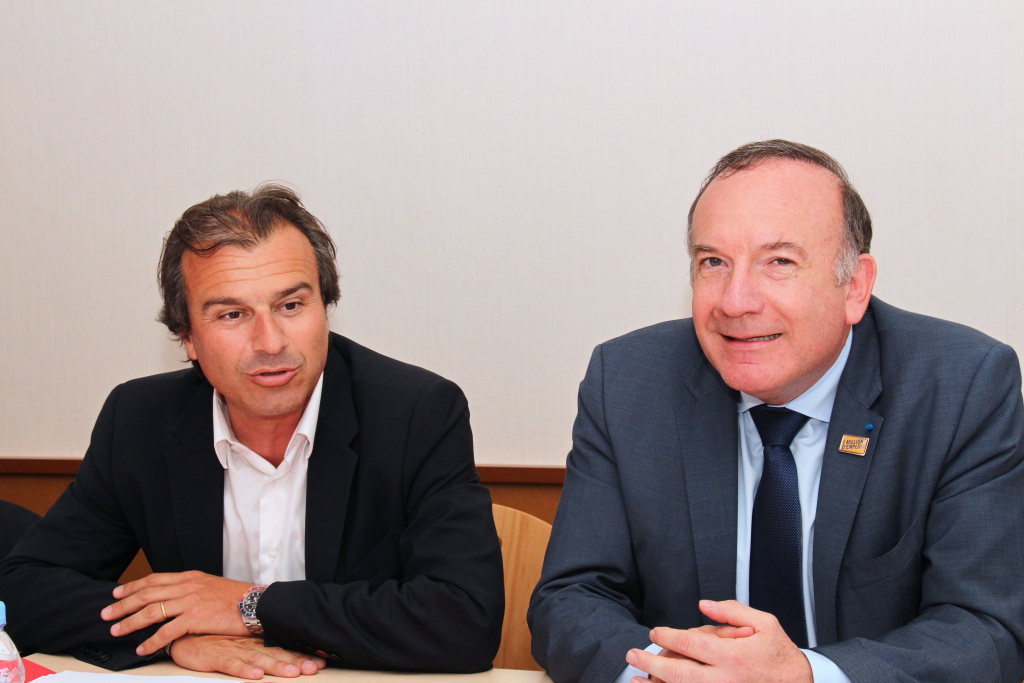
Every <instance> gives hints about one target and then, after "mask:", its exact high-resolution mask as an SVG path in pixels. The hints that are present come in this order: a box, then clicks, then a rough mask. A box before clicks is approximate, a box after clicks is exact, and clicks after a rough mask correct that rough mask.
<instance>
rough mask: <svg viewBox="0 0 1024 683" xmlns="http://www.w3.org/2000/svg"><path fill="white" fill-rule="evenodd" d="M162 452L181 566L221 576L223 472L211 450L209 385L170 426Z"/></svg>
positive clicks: (198, 393) (210, 394) (222, 559)
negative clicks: (170, 442)
mask: <svg viewBox="0 0 1024 683" xmlns="http://www.w3.org/2000/svg"><path fill="white" fill-rule="evenodd" d="M172 432H173V434H174V436H175V437H176V438H177V441H178V443H177V444H176V445H174V446H172V447H171V448H170V449H168V451H167V473H168V479H169V482H170V485H171V502H172V505H173V508H174V510H173V514H174V525H175V529H176V530H177V534H178V544H179V547H180V549H181V560H182V564H183V568H184V569H186V570H188V569H198V570H199V571H202V572H206V573H207V574H214V575H217V576H220V575H221V573H222V572H223V561H224V557H223V553H224V531H223V528H224V468H223V467H221V464H220V461H219V460H217V453H216V451H215V450H214V448H213V387H212V386H210V384H209V383H207V382H203V383H202V384H201V385H200V387H199V388H198V389H197V390H196V392H195V394H194V395H193V396H192V398H191V400H190V401H189V402H188V404H187V405H186V407H185V410H184V411H182V413H181V415H180V416H179V417H178V419H177V421H176V422H175V423H174V427H173V428H172Z"/></svg>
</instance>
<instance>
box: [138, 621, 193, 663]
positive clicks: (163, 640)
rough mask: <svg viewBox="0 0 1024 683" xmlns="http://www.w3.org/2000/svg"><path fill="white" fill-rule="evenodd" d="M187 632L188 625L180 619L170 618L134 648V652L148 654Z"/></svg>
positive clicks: (141, 654)
mask: <svg viewBox="0 0 1024 683" xmlns="http://www.w3.org/2000/svg"><path fill="white" fill-rule="evenodd" d="M187 634H188V625H187V624H186V623H185V621H184V620H182V619H172V620H170V621H168V622H167V623H166V624H164V625H163V626H161V627H160V628H158V629H157V631H156V633H154V634H153V635H151V636H150V637H149V638H147V639H146V640H144V641H142V644H141V645H139V646H138V647H137V648H135V654H137V655H139V656H145V655H150V654H153V653H154V652H156V651H157V650H159V649H160V648H162V647H163V646H164V645H166V644H167V643H173V642H174V641H176V640H177V639H178V638H181V637H182V636H184V635H187Z"/></svg>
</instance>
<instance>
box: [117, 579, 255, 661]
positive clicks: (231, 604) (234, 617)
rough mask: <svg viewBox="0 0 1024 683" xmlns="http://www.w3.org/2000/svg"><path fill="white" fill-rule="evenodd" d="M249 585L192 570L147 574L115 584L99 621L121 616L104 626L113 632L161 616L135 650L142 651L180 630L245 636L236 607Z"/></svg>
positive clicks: (158, 645)
mask: <svg viewBox="0 0 1024 683" xmlns="http://www.w3.org/2000/svg"><path fill="white" fill-rule="evenodd" d="M250 588H252V586H251V584H248V583H243V582H241V581H232V580H231V579H225V578H223V577H220V576H211V575H210V574H204V573H203V572H198V571H190V572H181V573H175V574H150V575H149V576H147V577H146V578H144V579H139V580H138V581H132V582H131V583H126V584H125V585H123V586H118V587H117V588H115V589H114V597H115V598H118V600H119V601H118V602H115V603H114V604H113V605H110V606H108V607H105V608H104V609H103V611H102V612H100V616H101V617H102V618H103V619H104V620H105V621H115V620H117V619H122V621H119V622H118V623H116V624H114V625H113V626H111V627H110V633H111V635H114V636H124V635H127V634H129V633H132V632H134V631H138V630H139V629H141V628H145V627H147V626H150V625H152V624H158V623H160V622H161V621H166V623H165V624H164V625H163V626H161V627H160V628H159V629H158V630H157V632H156V633H154V634H153V635H152V636H151V637H150V638H149V639H148V640H146V641H145V642H143V643H142V644H141V645H139V647H138V648H137V649H136V652H137V653H138V654H139V655H141V656H146V655H150V654H153V653H154V652H156V651H157V650H159V649H160V648H162V647H163V646H164V645H166V644H167V643H170V642H172V641H173V640H175V639H176V638H179V637H181V636H183V635H185V634H186V633H202V634H214V635H222V636H248V635H250V633H249V629H247V628H246V626H245V623H243V622H242V615H241V613H240V612H239V611H238V603H239V602H240V601H241V599H242V597H243V596H244V595H245V593H246V591H247V590H249V589H250ZM161 607H162V608H161ZM128 615H130V616H128ZM126 616H127V618H124V617H126Z"/></svg>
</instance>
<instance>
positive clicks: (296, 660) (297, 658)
mask: <svg viewBox="0 0 1024 683" xmlns="http://www.w3.org/2000/svg"><path fill="white" fill-rule="evenodd" d="M268 649H269V650H271V651H275V650H279V651H281V652H283V653H285V654H286V655H288V656H289V657H290V658H291V659H288V660H285V661H290V662H291V663H292V664H294V665H295V666H297V667H299V669H300V670H301V671H302V675H303V676H312V675H313V674H315V673H316V672H317V671H319V670H320V669H322V668H324V667H325V666H327V660H326V659H322V658H321V657H310V656H308V655H304V654H300V653H298V652H292V651H291V650H282V649H281V648H279V647H272V648H268Z"/></svg>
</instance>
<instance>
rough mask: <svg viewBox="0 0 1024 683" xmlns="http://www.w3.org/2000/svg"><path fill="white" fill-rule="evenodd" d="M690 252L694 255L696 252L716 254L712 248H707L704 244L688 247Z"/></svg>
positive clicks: (716, 251) (715, 250)
mask: <svg viewBox="0 0 1024 683" xmlns="http://www.w3.org/2000/svg"><path fill="white" fill-rule="evenodd" d="M690 252H691V253H694V254H696V253H697V252H700V253H702V254H717V253H718V250H717V249H715V248H714V247H709V246H708V245H706V244H695V245H693V246H692V247H690Z"/></svg>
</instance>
